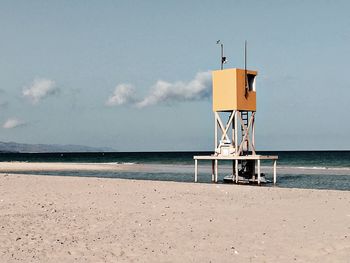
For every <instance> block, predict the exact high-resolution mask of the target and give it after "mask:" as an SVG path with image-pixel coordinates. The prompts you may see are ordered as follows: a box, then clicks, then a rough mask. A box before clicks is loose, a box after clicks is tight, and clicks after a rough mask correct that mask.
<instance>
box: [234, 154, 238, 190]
mask: <svg viewBox="0 0 350 263" xmlns="http://www.w3.org/2000/svg"><path fill="white" fill-rule="evenodd" d="M235 176H236V184H238V160H237V159H236V160H235Z"/></svg>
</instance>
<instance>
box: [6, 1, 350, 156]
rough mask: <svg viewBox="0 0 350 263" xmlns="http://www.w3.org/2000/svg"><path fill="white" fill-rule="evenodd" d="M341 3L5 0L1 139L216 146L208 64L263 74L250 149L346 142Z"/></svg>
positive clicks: (345, 39) (146, 147) (344, 8)
mask: <svg viewBox="0 0 350 263" xmlns="http://www.w3.org/2000/svg"><path fill="white" fill-rule="evenodd" d="M348 10H350V4H349V2H348V1H63V0H62V1H40V0H38V1H1V2H0V25H1V26H0V36H1V41H0V58H1V59H0V72H1V73H0V123H1V128H0V141H16V142H22V143H50V144H82V145H88V146H107V147H112V148H114V149H116V150H119V151H156V150H163V151H167V150H168V151H172V150H212V149H213V141H214V140H213V130H214V125H213V113H212V110H211V98H210V97H208V88H210V87H209V86H210V85H208V76H209V83H210V73H208V71H211V70H215V69H218V67H219V51H220V50H219V47H218V46H217V45H216V44H215V43H216V40H218V39H221V40H222V41H223V42H224V44H225V53H226V56H227V57H228V60H229V63H228V64H226V67H242V66H243V44H244V40H247V41H248V47H249V53H248V67H249V68H250V69H254V70H258V71H259V76H258V79H257V104H258V109H257V115H256V144H257V149H258V150H259V149H260V150H289V149H350V140H349V134H350V123H349V121H348V119H349V117H348V116H347V114H348V112H349V108H350V107H349V102H348V100H349V97H350V80H349V78H348V75H349V73H348V72H347V71H348V68H349V66H348V65H349V60H350V17H349V15H348Z"/></svg>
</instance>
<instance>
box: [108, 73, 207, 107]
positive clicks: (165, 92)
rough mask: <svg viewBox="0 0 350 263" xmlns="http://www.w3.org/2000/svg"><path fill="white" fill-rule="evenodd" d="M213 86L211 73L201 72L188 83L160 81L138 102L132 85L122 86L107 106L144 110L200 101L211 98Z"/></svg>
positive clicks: (116, 90) (118, 87) (119, 86)
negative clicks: (129, 105)
mask: <svg viewBox="0 0 350 263" xmlns="http://www.w3.org/2000/svg"><path fill="white" fill-rule="evenodd" d="M211 86H212V83H211V73H210V72H209V71H207V72H199V73H197V74H196V75H195V77H194V78H193V79H192V80H190V81H188V82H183V81H176V82H173V83H171V82H166V81H163V80H158V81H157V82H156V83H155V84H154V85H153V87H152V88H151V91H150V93H149V94H148V95H147V96H146V97H144V98H143V99H141V100H137V99H136V97H135V92H134V89H133V88H132V87H131V86H130V85H127V84H120V85H118V86H117V87H116V89H115V91H114V94H113V95H112V96H111V97H110V98H109V99H108V100H107V102H106V104H107V105H109V106H112V105H123V104H132V105H134V106H136V107H138V108H143V107H147V106H151V105H157V104H172V103H174V102H183V101H198V100H203V99H207V98H209V97H210V96H211Z"/></svg>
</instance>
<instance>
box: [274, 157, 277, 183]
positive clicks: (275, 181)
mask: <svg viewBox="0 0 350 263" xmlns="http://www.w3.org/2000/svg"><path fill="white" fill-rule="evenodd" d="M276 170H277V160H273V184H276V183H277V171H276Z"/></svg>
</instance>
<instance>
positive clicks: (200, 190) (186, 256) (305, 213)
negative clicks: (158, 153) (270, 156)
mask: <svg viewBox="0 0 350 263" xmlns="http://www.w3.org/2000/svg"><path fill="white" fill-rule="evenodd" d="M0 244H1V245H0V259H1V260H0V261H1V262H17V261H23V262H349V258H350V192H347V191H330V190H302V189H281V188H277V187H256V186H255V187H254V186H237V185H222V184H220V185H215V184H194V183H179V182H159V181H158V182H156V181H141V180H122V179H101V178H79V177H58V176H36V175H18V174H1V175H0Z"/></svg>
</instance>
